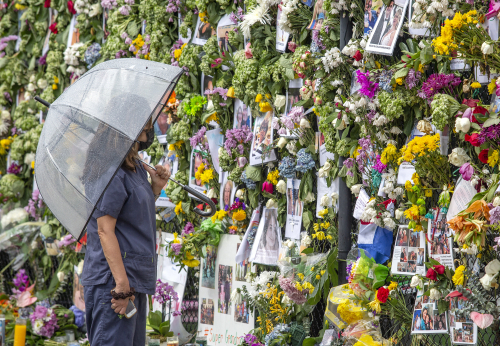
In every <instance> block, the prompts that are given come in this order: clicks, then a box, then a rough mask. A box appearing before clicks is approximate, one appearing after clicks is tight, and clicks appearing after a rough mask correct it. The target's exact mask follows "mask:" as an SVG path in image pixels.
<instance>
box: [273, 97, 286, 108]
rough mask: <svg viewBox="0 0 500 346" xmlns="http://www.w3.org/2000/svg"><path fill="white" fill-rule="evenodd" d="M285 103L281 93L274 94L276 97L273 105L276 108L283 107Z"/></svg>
mask: <svg viewBox="0 0 500 346" xmlns="http://www.w3.org/2000/svg"><path fill="white" fill-rule="evenodd" d="M285 103H286V97H285V96H283V95H276V99H275V100H274V106H275V107H276V108H280V107H283V106H284V105H285Z"/></svg>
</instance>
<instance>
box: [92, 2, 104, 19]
mask: <svg viewBox="0 0 500 346" xmlns="http://www.w3.org/2000/svg"><path fill="white" fill-rule="evenodd" d="M101 13H102V7H101V4H100V2H98V3H97V4H94V5H92V6H90V12H89V17H90V18H91V17H94V16H97V15H99V14H101Z"/></svg>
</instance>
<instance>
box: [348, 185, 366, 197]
mask: <svg viewBox="0 0 500 346" xmlns="http://www.w3.org/2000/svg"><path fill="white" fill-rule="evenodd" d="M362 186H363V184H356V185H353V186H351V192H352V193H353V194H354V195H355V196H356V197H357V196H358V195H359V192H360V191H361V187H362Z"/></svg>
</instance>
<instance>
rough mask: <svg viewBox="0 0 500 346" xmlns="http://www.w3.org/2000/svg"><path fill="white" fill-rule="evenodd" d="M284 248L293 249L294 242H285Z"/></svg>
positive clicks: (289, 240)
mask: <svg viewBox="0 0 500 346" xmlns="http://www.w3.org/2000/svg"><path fill="white" fill-rule="evenodd" d="M285 246H286V247H287V248H289V249H292V248H294V247H295V242H294V241H293V240H292V239H288V240H285Z"/></svg>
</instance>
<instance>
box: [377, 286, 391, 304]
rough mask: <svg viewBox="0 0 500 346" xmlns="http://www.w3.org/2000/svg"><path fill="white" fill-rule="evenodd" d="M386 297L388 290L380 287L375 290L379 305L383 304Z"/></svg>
mask: <svg viewBox="0 0 500 346" xmlns="http://www.w3.org/2000/svg"><path fill="white" fill-rule="evenodd" d="M387 297H389V290H388V289H387V288H384V287H380V288H379V289H378V290H377V299H378V301H379V302H381V303H385V302H386V301H387Z"/></svg>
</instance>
